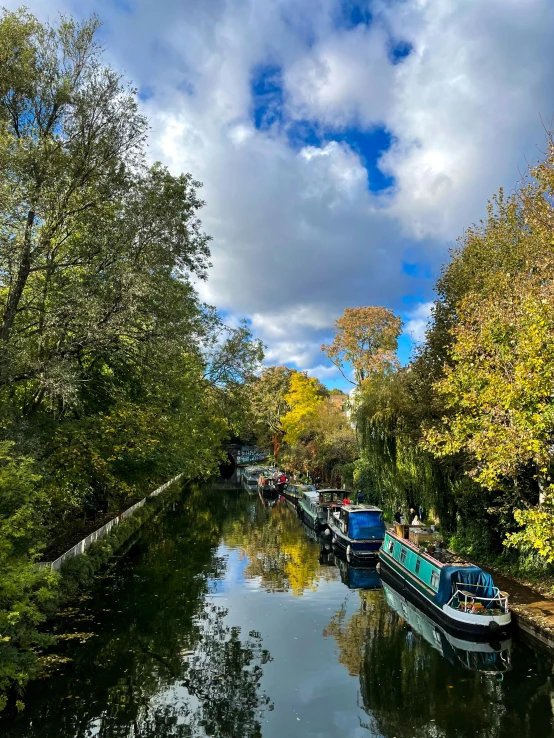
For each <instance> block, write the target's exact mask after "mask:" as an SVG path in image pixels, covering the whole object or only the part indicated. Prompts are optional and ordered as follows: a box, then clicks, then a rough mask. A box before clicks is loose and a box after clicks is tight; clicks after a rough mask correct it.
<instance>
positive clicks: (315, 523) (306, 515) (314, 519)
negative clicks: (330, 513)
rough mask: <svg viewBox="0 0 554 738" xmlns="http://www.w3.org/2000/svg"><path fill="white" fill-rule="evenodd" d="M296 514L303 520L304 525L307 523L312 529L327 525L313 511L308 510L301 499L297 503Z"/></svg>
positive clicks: (320, 528)
mask: <svg viewBox="0 0 554 738" xmlns="http://www.w3.org/2000/svg"><path fill="white" fill-rule="evenodd" d="M298 515H299V517H300V519H301V520H302V522H304V523H305V524H306V525H308V526H309V527H310V528H313V529H314V530H322V529H323V528H326V527H327V521H326V520H323V519H321V518H319V517H318V516H317V515H314V514H313V513H310V512H308V510H306V508H305V507H304V505H303V504H302V502H301V501H300V502H299V503H298Z"/></svg>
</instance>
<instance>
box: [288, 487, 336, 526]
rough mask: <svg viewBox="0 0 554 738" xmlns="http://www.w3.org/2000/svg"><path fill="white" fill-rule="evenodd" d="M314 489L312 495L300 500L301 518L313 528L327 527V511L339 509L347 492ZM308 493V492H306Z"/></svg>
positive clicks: (299, 511)
mask: <svg viewBox="0 0 554 738" xmlns="http://www.w3.org/2000/svg"><path fill="white" fill-rule="evenodd" d="M311 489H312V494H311V495H308V496H307V497H306V498H304V496H302V497H301V498H300V499H299V500H298V513H299V515H300V517H301V518H302V519H303V520H304V521H305V522H306V523H307V524H308V525H311V526H312V527H315V528H326V527H327V511H328V509H329V508H330V507H338V506H339V505H341V503H342V499H343V497H344V495H345V492H344V491H343V490H341V489H320V490H317V491H316V490H315V488H314V487H312V488H311ZM306 491H308V490H306Z"/></svg>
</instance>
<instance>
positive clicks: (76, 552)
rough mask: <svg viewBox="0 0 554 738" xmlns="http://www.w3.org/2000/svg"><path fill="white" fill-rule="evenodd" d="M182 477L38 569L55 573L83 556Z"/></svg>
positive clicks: (145, 498)
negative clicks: (68, 561) (52, 570)
mask: <svg viewBox="0 0 554 738" xmlns="http://www.w3.org/2000/svg"><path fill="white" fill-rule="evenodd" d="M182 476H183V475H182V474H178V475H177V476H176V477H174V478H173V479H170V480H169V482H166V483H165V484H162V486H161V487H158V488H157V489H155V490H154V491H153V492H151V493H150V494H149V495H147V496H146V497H143V499H142V500H139V501H138V502H137V503H135V504H134V505H132V506H131V507H129V508H128V509H127V510H125V511H124V512H122V513H121V515H118V516H117V517H115V518H112V519H111V520H109V521H108V522H107V523H106V524H105V525H103V526H102V527H101V528H98V530H95V531H93V532H92V533H89V535H88V536H87V537H86V538H83V539H82V540H81V541H79V543H76V544H75V545H74V546H73V547H72V548H70V549H69V550H68V551H66V552H65V553H63V554H62V555H61V556H59V557H58V558H57V559H56V560H55V561H40V562H39V563H38V566H39V567H45V566H46V567H48V568H50V569H55V570H56V571H57V570H59V569H60V568H61V566H62V564H63V563H64V561H67V559H71V558H73V556H80V555H81V554H84V553H85V551H86V550H87V549H88V548H90V547H91V545H92V544H93V543H94V541H97V540H99V539H100V538H103V537H104V536H105V535H107V534H108V533H109V532H110V531H111V529H112V528H114V527H115V526H116V525H119V523H120V522H121V521H122V520H125V518H130V517H131V516H132V515H134V513H135V512H136V511H137V510H138V509H139V507H142V506H143V505H144V503H145V502H146V500H147V499H148V498H149V497H156V496H157V495H159V494H161V493H162V492H163V491H164V490H166V489H167V488H168V487H169V486H170V485H172V484H173V483H174V482H177V481H178V480H179V479H180V478H181V477H182Z"/></svg>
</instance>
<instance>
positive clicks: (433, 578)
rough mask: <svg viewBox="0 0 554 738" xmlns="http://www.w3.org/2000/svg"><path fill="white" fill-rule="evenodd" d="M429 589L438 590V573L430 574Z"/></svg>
mask: <svg viewBox="0 0 554 738" xmlns="http://www.w3.org/2000/svg"><path fill="white" fill-rule="evenodd" d="M431 587H433V589H438V588H439V573H438V571H433V572H432V573H431Z"/></svg>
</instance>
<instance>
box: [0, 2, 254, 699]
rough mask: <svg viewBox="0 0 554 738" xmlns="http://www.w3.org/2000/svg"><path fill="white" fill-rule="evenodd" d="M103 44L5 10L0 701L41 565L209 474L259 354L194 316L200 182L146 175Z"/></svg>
mask: <svg viewBox="0 0 554 738" xmlns="http://www.w3.org/2000/svg"><path fill="white" fill-rule="evenodd" d="M98 27H99V23H98V21H97V19H96V18H95V17H92V18H91V19H89V20H85V21H83V22H82V23H77V22H75V21H73V20H71V19H68V18H61V19H60V21H59V22H58V23H57V24H56V25H51V24H41V23H39V21H38V20H37V19H36V18H34V17H33V16H32V15H30V14H29V13H27V12H26V11H24V10H20V11H17V12H9V11H6V10H4V11H2V12H1V13H0V408H1V410H2V424H1V428H0V634H1V637H2V638H8V639H9V640H2V641H0V650H1V652H0V659H1V662H0V690H1V689H2V688H4V687H5V686H6V685H7V684H8V683H9V682H10V681H11V682H13V683H23V681H25V679H26V678H27V677H28V675H29V674H30V673H31V667H30V666H29V664H31V663H32V662H33V658H32V650H33V649H34V648H35V647H36V645H37V644H39V643H41V642H42V641H43V639H44V636H41V635H40V633H39V631H38V626H39V625H40V624H41V623H43V622H44V619H45V618H46V617H47V616H48V615H49V613H50V611H51V608H52V607H53V604H52V603H53V602H54V601H55V599H56V597H57V592H58V591H59V590H58V588H57V587H58V585H57V578H56V576H54V575H50V574H46V573H45V572H44V571H39V570H38V569H36V568H35V567H34V562H35V560H36V559H37V558H38V557H39V556H40V553H41V551H44V549H45V547H46V546H48V545H53V542H55V541H56V539H59V537H60V536H61V535H62V534H64V535H69V536H70V537H71V535H70V534H73V537H74V541H75V542H76V541H77V540H79V539H80V538H82V537H83V535H82V530H83V526H84V524H85V523H87V522H90V521H89V520H87V518H88V517H90V516H91V515H95V514H96V513H98V512H100V513H104V512H106V511H110V510H119V509H122V508H124V507H127V506H128V505H129V504H130V501H131V500H133V499H136V498H138V497H142V496H144V495H145V494H146V493H147V492H148V491H149V490H151V489H152V488H154V487H156V486H157V485H158V484H159V483H161V482H162V481H165V480H166V479H167V478H170V477H172V476H174V475H175V474H176V473H178V472H182V473H184V474H185V475H186V476H188V477H196V478H205V477H208V476H210V475H212V474H214V473H215V472H216V470H217V468H218V463H219V461H220V460H221V459H222V458H223V456H224V454H223V446H224V442H225V440H226V439H227V438H228V437H229V436H230V435H231V434H232V433H236V432H237V431H239V430H241V429H242V428H243V427H244V426H245V424H246V423H247V420H248V415H249V410H248V407H249V402H248V399H249V398H248V389H247V387H249V385H250V384H251V383H252V382H254V381H255V377H256V373H257V371H258V369H259V364H260V361H261V359H262V357H263V347H262V345H261V343H260V342H259V341H255V340H254V339H253V338H252V335H251V333H250V331H249V329H248V327H247V326H246V324H242V325H240V326H239V327H238V328H236V329H228V328H227V327H226V326H225V325H224V324H223V322H222V321H221V319H220V317H219V316H218V315H217V313H216V311H215V309H214V308H212V307H210V306H207V305H203V304H202V303H201V302H200V300H199V298H198V295H197V293H196V291H195V289H194V287H193V280H196V279H205V278H206V273H207V268H208V266H209V256H210V251H209V241H210V238H209V237H208V236H207V235H206V234H205V233H204V232H203V231H202V225H201V222H200V220H199V217H198V214H199V211H200V209H201V208H202V206H203V204H204V203H203V202H202V200H201V199H200V198H199V196H198V190H199V188H200V186H201V185H200V183H199V182H197V181H195V180H194V179H193V177H192V176H191V175H190V174H179V175H173V174H171V173H170V172H169V170H168V169H167V168H166V167H165V166H163V165H162V164H160V163H155V164H153V165H150V164H149V163H148V162H147V157H146V135H147V131H148V126H147V122H146V119H145V118H144V116H143V115H142V114H141V112H140V110H139V107H138V101H137V98H136V91H135V90H134V89H133V88H131V87H130V86H129V85H128V84H127V82H126V81H125V80H123V79H122V78H121V76H120V75H118V74H117V73H116V72H115V71H114V70H113V69H111V68H110V67H109V66H106V65H105V63H104V61H103V59H102V49H101V47H100V46H99V45H98V43H97V42H96V40H95V37H96V34H97V31H98ZM138 522H139V518H137V523H138ZM130 525H135V523H132V524H131V523H129V524H127V523H126V524H125V525H123V526H121V528H120V529H118V531H117V533H116V534H115V535H116V537H117V536H119V535H123V533H124V532H125V530H126V529H127V528H128V527H129V526H130ZM70 545H71V544H70ZM111 551H112V549H111V544H110V543H108V542H103V543H101V544H100V543H99V544H98V546H97V547H95V549H94V550H93V551H91V552H90V553H89V555H88V557H87V558H86V559H82V560H80V561H79V562H78V563H77V562H75V563H73V564H71V566H73V567H77V568H81V569H82V571H81V573H80V574H79V576H77V572H75V574H76V576H75V577H74V579H75V581H77V580H80V579H83V581H86V580H87V579H88V578H90V576H91V574H92V572H93V571H95V570H96V568H97V567H96V564H94V565H93V563H94V561H96V560H98V561H99V562H100V561H104V560H106V558H107V557H109V556H110V555H111ZM91 567H92V568H91ZM66 579H67V577H66ZM68 581H69V580H68ZM64 586H65V585H64ZM69 589H71V587H69ZM18 649H19V650H18ZM4 663H5V664H7V666H6V667H4V666H2V664H4ZM25 664H26V665H27V666H25Z"/></svg>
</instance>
